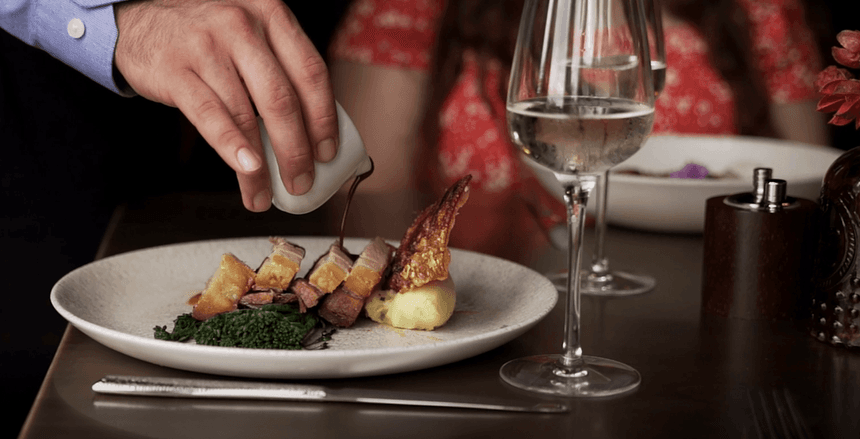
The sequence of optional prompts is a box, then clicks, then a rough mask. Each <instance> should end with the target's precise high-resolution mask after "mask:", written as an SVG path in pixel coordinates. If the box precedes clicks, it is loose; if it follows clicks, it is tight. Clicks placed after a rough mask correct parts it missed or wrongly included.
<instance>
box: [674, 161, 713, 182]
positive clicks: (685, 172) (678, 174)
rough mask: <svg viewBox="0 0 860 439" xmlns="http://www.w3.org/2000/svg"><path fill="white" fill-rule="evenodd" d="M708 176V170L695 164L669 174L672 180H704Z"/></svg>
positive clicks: (689, 164)
mask: <svg viewBox="0 0 860 439" xmlns="http://www.w3.org/2000/svg"><path fill="white" fill-rule="evenodd" d="M707 176H708V168H706V167H704V166H702V165H697V164H695V163H688V164H687V165H684V167H683V168H681V170H680V171H675V172H673V173H671V174H669V177H672V178H697V179H702V178H706V177H707Z"/></svg>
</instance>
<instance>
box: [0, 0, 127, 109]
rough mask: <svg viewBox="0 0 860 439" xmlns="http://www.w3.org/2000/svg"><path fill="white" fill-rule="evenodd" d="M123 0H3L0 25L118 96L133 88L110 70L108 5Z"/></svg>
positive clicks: (112, 38)
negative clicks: (124, 83)
mask: <svg viewBox="0 0 860 439" xmlns="http://www.w3.org/2000/svg"><path fill="white" fill-rule="evenodd" d="M120 1H124V0H2V2H0V27H2V28H3V29H5V30H6V31H7V32H9V33H10V34H12V35H14V36H15V37H17V38H19V39H20V40H22V41H24V42H25V43H27V44H29V45H31V46H34V47H38V48H40V49H42V50H44V51H46V52H48V53H49V54H51V55H52V56H53V57H55V58H57V59H59V60H60V61H62V62H63V63H65V64H68V65H69V66H71V67H72V68H74V69H75V70H77V71H79V72H81V73H83V74H84V75H86V76H87V77H89V78H90V79H92V80H94V81H96V82H98V83H99V84H101V85H103V86H105V87H107V88H108V89H110V90H113V91H114V92H116V93H118V94H121V95H123V96H132V95H134V92H133V91H132V90H131V89H130V88H128V86H125V85H122V84H123V82H122V81H121V80H118V79H119V73H116V74H115V73H114V72H115V68H114V62H113V57H114V51H115V50H116V39H117V28H116V20H115V19H114V12H113V4H114V3H118V2H120Z"/></svg>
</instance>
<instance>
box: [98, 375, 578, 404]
mask: <svg viewBox="0 0 860 439" xmlns="http://www.w3.org/2000/svg"><path fill="white" fill-rule="evenodd" d="M92 389H93V391H94V392H96V393H102V394H114V395H139V396H164V397H175V398H223V399H264V400H283V401H318V402H325V401H332V402H352V403H368V404H390V405H406V406H420V407H445V408H461V409H477V410H498V411H511V412H529V413H566V412H569V411H570V407H569V406H568V405H567V404H562V403H558V402H539V403H532V402H529V403H524V402H522V401H515V400H503V399H491V398H479V397H474V396H459V395H458V396H451V395H436V394H426V393H418V392H403V391H395V390H375V389H353V388H330V387H325V386H318V385H309V384H288V383H263V382H252V381H238V380H214V379H188V378H168V377H140V376H123V375H108V376H105V377H104V378H102V379H100V380H99V381H96V382H95V383H94V384H93V386H92Z"/></svg>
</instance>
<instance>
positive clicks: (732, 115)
mask: <svg viewBox="0 0 860 439" xmlns="http://www.w3.org/2000/svg"><path fill="white" fill-rule="evenodd" d="M522 6H523V1H522V0H507V1H498V0H460V1H456V0H452V1H449V2H445V1H443V0H403V1H397V2H386V1H381V0H355V1H354V2H353V3H352V4H351V7H350V9H349V10H348V12H347V15H346V16H345V18H344V20H343V21H342V23H341V24H340V26H339V27H338V29H337V32H336V34H335V37H334V39H333V41H332V46H331V47H330V49H329V58H330V69H331V72H332V81H333V85H334V88H335V97H336V99H338V100H339V101H340V102H341V103H342V104H343V106H344V108H345V109H346V110H347V112H348V113H349V114H350V115H351V116H352V117H353V119H354V120H355V122H356V125H357V126H358V129H359V131H360V132H361V134H362V137H363V138H364V140H365V143H366V144H367V147H368V151H369V154H370V155H371V156H372V157H373V158H374V160H375V162H376V175H375V176H374V177H373V178H371V179H368V180H367V182H366V184H364V185H363V186H362V187H361V188H360V190H361V191H364V192H365V193H369V194H372V195H373V196H375V197H377V198H380V199H381V200H384V201H380V205H379V206H376V208H375V209H373V210H372V211H371V212H369V213H368V215H373V214H375V215H378V217H380V218H389V219H390V218H395V217H397V216H398V215H401V216H402V215H407V214H411V213H408V212H406V211H404V210H403V209H401V208H400V206H415V205H420V203H426V202H427V201H426V199H425V200H424V201H420V202H416V201H415V200H421V199H422V198H421V197H422V196H424V197H427V196H429V197H430V199H432V198H433V197H435V196H438V194H439V193H440V191H443V190H444V189H445V188H446V187H448V186H450V185H451V184H452V183H453V182H454V181H456V180H457V179H459V178H460V177H462V176H463V175H465V174H469V173H471V174H472V175H473V180H472V193H471V196H470V198H469V202H468V203H467V204H466V206H465V207H464V208H463V209H462V211H461V214H460V215H459V216H458V218H457V226H456V227H455V228H454V231H453V233H452V235H451V241H450V243H451V245H452V246H455V247H459V248H466V249H471V250H476V251H480V252H484V253H489V254H493V255H498V256H501V257H504V258H508V259H511V260H515V261H521V262H524V261H528V260H529V258H531V257H532V255H533V254H534V251H535V250H536V249H540V248H543V247H544V246H546V245H547V244H548V239H547V238H546V236H545V232H544V231H545V230H549V228H550V227H551V226H553V225H555V224H558V223H560V222H563V221H565V213H564V209H563V208H562V204H561V202H560V200H556V199H555V198H553V197H552V196H551V195H550V194H549V193H547V191H546V190H544V189H543V188H542V187H541V186H540V185H539V184H538V183H537V182H536V180H535V178H534V176H533V175H532V173H531V172H530V171H529V169H528V168H527V165H524V164H523V163H522V161H521V158H520V153H519V152H518V151H517V150H516V149H515V147H514V146H513V144H512V143H511V141H510V140H509V137H508V132H507V127H506V120H505V95H506V90H507V80H508V74H509V72H508V69H509V65H510V61H511V58H512V55H513V48H514V44H515V39H516V30H517V28H518V25H519V17H520V13H521V11H522ZM663 9H664V33H665V41H666V52H667V61H668V65H669V67H668V70H667V75H666V77H667V80H666V87H665V90H664V91H663V93H662V95H661V96H660V98H659V99H658V101H657V106H656V114H655V123H654V130H653V135H659V134H676V133H683V134H709V135H756V136H768V137H776V138H783V139H791V140H797V141H803V142H809V143H813V144H827V143H828V131H827V128H826V126H825V122H824V121H825V120H826V119H825V118H824V116H823V115H821V114H818V113H816V111H815V102H816V101H817V95H816V93H815V90H814V89H813V85H812V83H813V81H814V80H815V76H816V74H817V73H818V71H819V70H820V68H821V62H820V54H819V52H818V46H817V44H816V40H815V37H814V34H813V32H812V31H811V30H810V28H809V26H808V25H807V24H806V18H807V12H806V10H805V8H804V6H803V5H802V4H801V3H799V0H761V1H759V0H706V1H701V0H665V1H664V3H663ZM365 218H369V217H365ZM364 223H365V224H366V225H367V227H372V226H373V224H377V223H378V221H373V220H366V221H364Z"/></svg>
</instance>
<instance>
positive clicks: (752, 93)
mask: <svg viewBox="0 0 860 439" xmlns="http://www.w3.org/2000/svg"><path fill="white" fill-rule="evenodd" d="M523 2H524V1H523V0H459V1H458V0H448V2H447V5H446V7H445V12H444V13H443V15H442V20H441V23H440V27H439V36H438V38H437V43H436V44H437V45H436V47H435V51H434V54H433V61H432V64H431V69H430V74H431V81H430V82H431V84H432V88H431V91H430V97H429V100H428V103H427V106H426V113H425V116H424V120H423V125H422V131H423V138H424V140H425V142H426V144H425V148H423V149H424V150H425V154H419V157H420V159H421V160H423V163H425V164H426V163H437V161H438V160H436V159H435V158H433V157H432V152H431V151H432V149H433V148H429V147H427V146H430V145H435V144H436V142H437V141H438V138H439V114H440V112H441V109H442V105H443V104H444V102H445V98H446V97H447V96H448V93H450V91H451V88H452V87H453V86H454V83H455V81H456V80H457V77H458V76H459V74H460V72H461V71H462V68H463V52H464V51H465V50H467V49H471V50H472V51H473V52H475V54H476V55H477V56H478V59H479V61H480V62H479V64H480V65H481V66H485V65H486V63H485V61H487V60H490V59H497V60H499V61H501V62H502V65H504V66H509V65H510V63H511V60H512V58H513V50H514V44H515V40H516V35H515V34H516V32H515V31H516V29H517V28H518V26H519V19H520V14H521V13H522V9H523ZM662 4H663V7H664V8H666V10H667V11H669V12H671V13H672V14H673V15H675V16H677V17H678V18H681V19H683V20H685V21H687V22H689V23H691V24H692V25H693V26H695V27H696V28H697V29H699V31H700V32H701V34H702V36H703V37H704V38H705V40H706V42H707V44H708V47H709V49H710V59H711V62H712V63H713V65H714V67H715V68H716V69H717V71H718V72H719V73H720V74H721V75H722V77H723V78H724V79H725V80H726V82H727V83H728V84H729V86H730V87H731V89H732V91H733V93H734V99H735V114H736V118H737V121H736V124H737V126H738V128H739V132H740V134H745V135H757V136H773V135H774V130H773V127H772V125H771V122H770V111H769V107H768V104H769V101H768V94H767V91H766V89H765V85H764V83H763V80H762V75H760V74H758V73H755V72H756V67H755V58H754V56H753V53H752V50H751V49H752V44H751V41H752V38H751V37H750V33H749V32H750V26H749V22H748V19H747V17H746V13H745V11H744V10H743V8H742V7H741V6H740V5H738V3H737V2H736V1H735V0H662ZM670 68H671V67H670ZM506 86H507V81H506V80H502V81H500V89H499V90H484V88H483V82H479V84H478V87H479V91H480V92H481V93H482V94H483V96H484V97H485V98H486V96H488V95H489V93H498V94H499V95H500V96H502V97H503V98H504V96H505V92H506V90H505V89H504V88H505V87H506ZM427 150H431V151H427ZM428 159H430V160H431V161H429V162H428V161H426V160H428Z"/></svg>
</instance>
